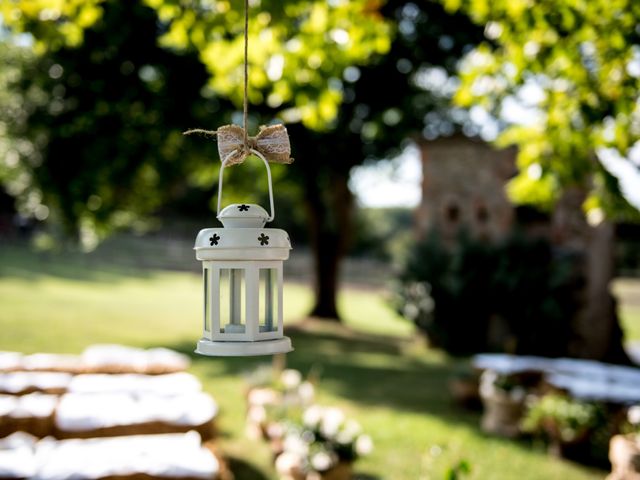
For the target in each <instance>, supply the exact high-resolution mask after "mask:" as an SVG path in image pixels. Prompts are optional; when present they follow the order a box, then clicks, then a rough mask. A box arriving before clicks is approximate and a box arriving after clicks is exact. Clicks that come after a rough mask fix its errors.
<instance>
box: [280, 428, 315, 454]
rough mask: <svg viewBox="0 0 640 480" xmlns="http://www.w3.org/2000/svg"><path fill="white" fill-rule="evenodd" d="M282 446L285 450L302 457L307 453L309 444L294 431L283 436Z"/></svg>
mask: <svg viewBox="0 0 640 480" xmlns="http://www.w3.org/2000/svg"><path fill="white" fill-rule="evenodd" d="M282 448H283V449H284V451H285V452H291V453H295V454H297V455H300V456H301V457H304V456H306V455H307V454H308V453H309V444H308V443H306V442H305V441H304V440H303V439H302V438H301V437H300V436H299V435H296V434H294V433H290V434H288V435H287V436H286V437H284V442H283V443H282Z"/></svg>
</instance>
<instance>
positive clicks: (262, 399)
mask: <svg viewBox="0 0 640 480" xmlns="http://www.w3.org/2000/svg"><path fill="white" fill-rule="evenodd" d="M279 397H280V395H279V394H278V392H276V391H275V390H273V389H271V388H253V389H251V391H250V392H249V395H248V396H247V401H248V403H249V405H276V404H278V403H279V401H280V399H279Z"/></svg>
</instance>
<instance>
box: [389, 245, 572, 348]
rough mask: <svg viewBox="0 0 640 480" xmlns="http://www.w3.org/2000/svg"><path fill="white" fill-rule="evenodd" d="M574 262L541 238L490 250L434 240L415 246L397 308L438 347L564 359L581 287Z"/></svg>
mask: <svg viewBox="0 0 640 480" xmlns="http://www.w3.org/2000/svg"><path fill="white" fill-rule="evenodd" d="M573 265H574V262H573V259H571V258H569V257H566V256H563V255H562V254H560V253H557V252H556V251H554V250H553V249H552V247H551V245H550V244H549V243H548V242H547V241H545V240H543V239H539V238H528V237H525V236H523V235H520V234H514V235H512V236H510V237H509V238H507V239H505V240H504V241H502V242H500V243H497V244H491V243H488V242H486V241H482V240H476V239H472V238H470V237H468V236H466V235H464V234H463V235H461V237H460V238H459V240H458V242H456V244H455V245H454V246H449V245H445V243H444V242H443V241H442V240H441V238H440V237H439V236H438V235H437V234H435V233H434V234H432V235H430V236H428V237H427V238H425V239H424V240H423V241H422V242H420V243H418V244H416V245H415V247H414V248H413V250H412V251H411V253H410V255H409V256H408V259H407V261H406V263H405V265H404V268H403V271H402V272H401V274H400V277H399V285H398V289H397V294H398V295H397V297H396V299H397V300H396V307H397V309H398V311H399V312H400V313H401V314H402V315H403V316H405V317H406V318H408V319H410V320H412V321H414V322H415V323H416V325H417V326H418V327H420V328H421V329H422V330H423V331H424V332H425V333H426V334H427V336H428V338H429V341H430V342H431V344H432V345H434V346H436V347H440V348H443V349H444V350H446V351H447V352H449V353H451V354H454V355H467V354H472V353H476V352H484V351H506V352H511V353H518V354H529V355H543V356H562V355H566V354H567V347H568V344H569V341H570V338H571V335H572V328H571V319H572V318H573V314H574V312H575V308H576V301H575V300H576V292H577V291H578V290H579V288H580V285H581V279H580V278H579V276H578V275H576V273H575V271H574V268H573Z"/></svg>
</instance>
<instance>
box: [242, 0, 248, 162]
mask: <svg viewBox="0 0 640 480" xmlns="http://www.w3.org/2000/svg"><path fill="white" fill-rule="evenodd" d="M242 100H243V104H242V128H243V129H244V148H245V150H247V149H248V148H249V142H248V138H247V132H248V131H249V126H248V125H247V123H248V121H247V120H248V118H249V0H244V97H243V99H242Z"/></svg>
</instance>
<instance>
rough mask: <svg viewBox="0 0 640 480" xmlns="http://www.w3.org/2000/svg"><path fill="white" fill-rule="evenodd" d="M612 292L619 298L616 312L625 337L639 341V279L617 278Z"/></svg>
mask: <svg viewBox="0 0 640 480" xmlns="http://www.w3.org/2000/svg"><path fill="white" fill-rule="evenodd" d="M613 292H614V294H615V295H616V297H617V298H618V300H619V305H620V307H619V310H618V313H619V315H620V321H621V323H622V328H623V329H624V334H625V339H626V340H629V341H632V342H638V341H640V280H639V279H631V278H624V279H618V280H616V281H615V282H614V284H613Z"/></svg>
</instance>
